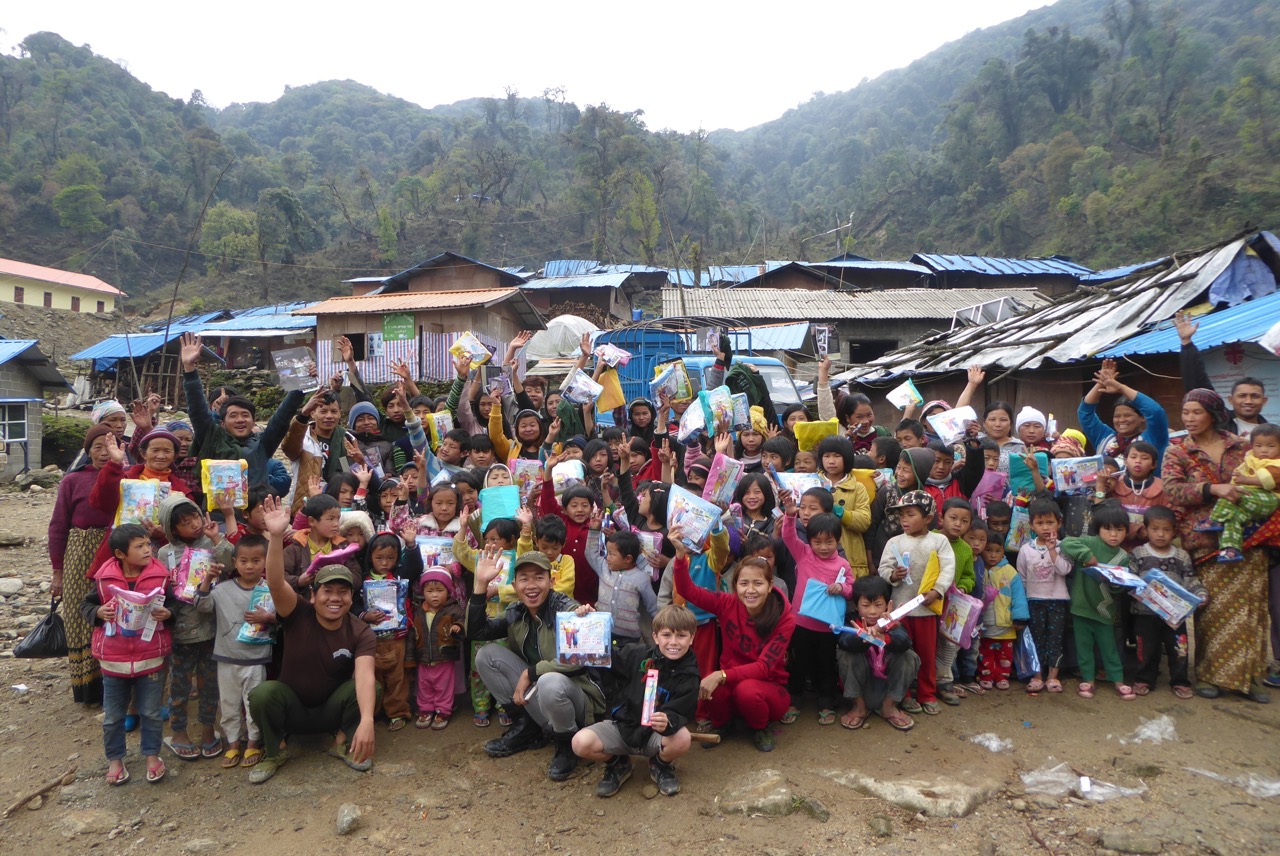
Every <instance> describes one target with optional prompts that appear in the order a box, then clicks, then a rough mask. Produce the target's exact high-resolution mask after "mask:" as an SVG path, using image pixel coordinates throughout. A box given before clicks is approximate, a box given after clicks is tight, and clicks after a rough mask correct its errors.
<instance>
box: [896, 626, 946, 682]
mask: <svg viewBox="0 0 1280 856" xmlns="http://www.w3.org/2000/svg"><path fill="white" fill-rule="evenodd" d="M902 629H903V630H906V631H907V635H908V636H910V637H911V650H913V651H915V652H916V656H918V657H919V658H920V671H919V672H917V673H916V701H918V702H920V703H921V704H924V703H925V702H926V701H937V700H938V671H937V669H938V616H936V615H921V616H915V615H908V616H907V617H906V618H904V619H902Z"/></svg>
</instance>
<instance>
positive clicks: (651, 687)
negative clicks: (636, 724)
mask: <svg viewBox="0 0 1280 856" xmlns="http://www.w3.org/2000/svg"><path fill="white" fill-rule="evenodd" d="M657 703H658V670H657V669H649V670H648V671H647V672H645V673H644V699H643V701H641V702H640V724H641V725H643V726H646V727H648V726H649V725H651V724H652V723H653V709H654V707H656V706H657Z"/></svg>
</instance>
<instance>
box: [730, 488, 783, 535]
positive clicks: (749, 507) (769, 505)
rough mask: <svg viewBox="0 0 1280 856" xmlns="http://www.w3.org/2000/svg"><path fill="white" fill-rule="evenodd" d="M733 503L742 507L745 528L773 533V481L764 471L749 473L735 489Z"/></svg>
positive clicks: (768, 533) (767, 533)
mask: <svg viewBox="0 0 1280 856" xmlns="http://www.w3.org/2000/svg"><path fill="white" fill-rule="evenodd" d="M732 502H733V503H736V504H737V505H740V506H741V507H742V526H743V529H744V530H750V531H753V532H761V533H763V534H765V535H770V534H772V533H773V521H774V517H773V509H774V507H775V500H774V492H773V483H772V482H770V481H769V477H768V476H766V475H765V474H764V473H747V474H746V475H744V476H743V477H742V479H741V480H740V481H739V482H738V486H737V487H736V488H734V490H733V500H732Z"/></svg>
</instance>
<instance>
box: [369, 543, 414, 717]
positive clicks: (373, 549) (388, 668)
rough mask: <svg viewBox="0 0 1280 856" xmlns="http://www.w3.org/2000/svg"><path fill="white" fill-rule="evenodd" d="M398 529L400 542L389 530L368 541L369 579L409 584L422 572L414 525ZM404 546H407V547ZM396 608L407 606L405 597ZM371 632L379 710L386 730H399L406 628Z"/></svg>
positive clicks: (381, 615) (380, 615)
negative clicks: (401, 535) (380, 694)
mask: <svg viewBox="0 0 1280 856" xmlns="http://www.w3.org/2000/svg"><path fill="white" fill-rule="evenodd" d="M401 532H402V533H403V535H404V541H403V542H401V540H400V537H399V536H397V535H393V534H391V533H390V532H383V533H381V534H380V535H376V536H374V538H373V540H372V541H370V542H369V546H368V547H367V548H366V549H365V563H366V564H367V565H368V566H369V579H370V580H407V581H408V582H409V586H410V587H412V586H413V585H414V584H415V583H417V581H418V578H419V577H420V576H421V575H422V553H421V552H419V550H418V548H417V546H416V543H415V539H416V538H417V537H418V532H417V528H416V527H415V526H414V524H413V522H412V521H410V522H408V523H406V524H405V525H404V528H403V529H401ZM404 545H408V546H407V548H404ZM399 607H400V609H402V610H405V609H408V608H409V607H408V598H407V597H406V598H405V601H404V602H401V603H400V605H399ZM360 617H361V618H363V619H364V622H365V623H366V624H368V625H370V626H376V625H378V624H381V623H382V622H384V621H386V620H387V619H388V618H390V617H391V616H390V615H388V614H387V613H385V612H383V611H382V610H380V609H369V610H366V611H365V613H364V614H363V615H362V616H360ZM373 635H374V637H375V638H376V639H377V640H378V641H377V647H376V648H375V649H374V652H373V675H374V680H376V681H377V682H378V685H379V686H381V687H382V710H383V712H384V713H385V714H386V715H387V719H388V720H390V722H389V724H388V725H387V730H388V731H399V730H400V729H402V728H404V727H405V725H407V724H408V722H409V676H408V675H407V674H406V673H405V669H406V668H409V667H411V666H412V664H411V663H410V664H409V665H406V663H405V655H406V653H407V652H406V650H405V640H406V639H407V638H408V637H409V630H408V628H404V629H392V630H375V631H374V633H373Z"/></svg>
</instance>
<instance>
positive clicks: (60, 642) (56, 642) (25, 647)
mask: <svg viewBox="0 0 1280 856" xmlns="http://www.w3.org/2000/svg"><path fill="white" fill-rule="evenodd" d="M60 603H62V601H60V600H58V598H56V597H55V598H53V600H51V601H50V602H49V614H48V615H46V616H45V617H44V618H42V619H41V620H40V623H39V624H37V625H36V626H35V627H33V628H32V629H31V632H30V633H28V634H27V635H26V637H24V638H23V640H22V641H21V642H19V643H18V644H17V646H16V647H15V648H14V649H13V656H15V657H18V658H21V659H26V660H39V659H45V658H50V657H65V656H67V629H66V627H64V626H63V624H62V616H61V615H59V614H58V604H60Z"/></svg>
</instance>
